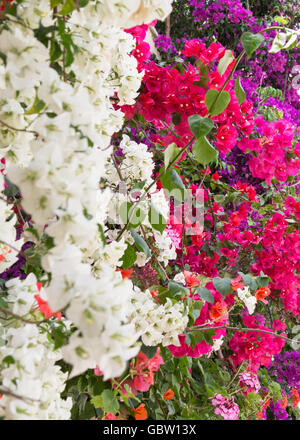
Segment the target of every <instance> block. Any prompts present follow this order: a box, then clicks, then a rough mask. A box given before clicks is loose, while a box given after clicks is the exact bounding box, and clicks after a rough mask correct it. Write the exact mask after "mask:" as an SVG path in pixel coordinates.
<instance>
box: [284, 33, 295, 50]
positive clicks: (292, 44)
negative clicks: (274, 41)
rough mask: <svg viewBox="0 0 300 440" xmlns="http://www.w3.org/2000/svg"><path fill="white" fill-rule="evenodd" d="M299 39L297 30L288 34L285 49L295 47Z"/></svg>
mask: <svg viewBox="0 0 300 440" xmlns="http://www.w3.org/2000/svg"><path fill="white" fill-rule="evenodd" d="M297 41H298V37H297V33H296V32H293V33H291V34H290V35H289V34H288V35H287V43H286V44H285V45H284V47H283V49H285V50H290V49H293V48H294V47H295V46H297Z"/></svg>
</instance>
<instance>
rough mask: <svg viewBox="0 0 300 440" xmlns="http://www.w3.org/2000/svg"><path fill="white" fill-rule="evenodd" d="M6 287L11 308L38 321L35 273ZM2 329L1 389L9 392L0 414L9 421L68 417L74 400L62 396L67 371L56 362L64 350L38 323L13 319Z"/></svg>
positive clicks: (0, 402) (0, 355)
mask: <svg viewBox="0 0 300 440" xmlns="http://www.w3.org/2000/svg"><path fill="white" fill-rule="evenodd" d="M6 287H7V288H8V297H7V300H8V303H9V305H10V310H11V311H12V312H13V313H15V314H18V315H21V316H22V317H23V318H24V317H27V318H28V317H29V318H30V319H31V320H33V319H35V320H38V319H39V317H38V316H37V315H36V309H37V302H36V300H35V298H34V295H36V294H38V293H39V292H38V288H37V285H36V278H35V276H34V275H33V274H30V275H29V276H28V277H27V278H26V279H25V280H23V281H21V280H19V279H13V280H10V281H8V282H7V283H6ZM30 312H31V314H30V316H28V314H29V313H30ZM32 316H34V318H32ZM0 330H1V339H2V341H1V344H2V345H1V347H0V364H1V378H2V384H1V388H2V389H3V390H4V391H6V393H5V394H3V396H2V398H1V400H0V416H2V417H5V418H6V419H9V420H26V419H33V420H37V419H38V420H50V419H52V420H64V419H69V418H70V410H71V407H72V399H71V398H68V399H67V400H64V399H62V398H61V397H60V394H61V393H62V391H63V390H64V386H65V381H66V379H67V374H66V373H63V372H62V371H61V369H60V367H59V366H58V365H56V362H57V361H58V360H60V359H61V358H62V354H61V351H60V350H54V347H53V344H52V343H51V342H50V341H49V339H48V337H47V334H46V333H45V332H44V333H43V332H42V331H41V330H40V328H39V327H37V326H36V325H33V324H29V323H28V324H25V325H24V324H23V322H22V321H16V320H15V319H13V320H12V321H11V324H10V326H7V324H6V326H5V328H4V327H2V326H0Z"/></svg>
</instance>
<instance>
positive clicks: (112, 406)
mask: <svg viewBox="0 0 300 440" xmlns="http://www.w3.org/2000/svg"><path fill="white" fill-rule="evenodd" d="M101 398H102V408H103V410H104V411H105V412H108V413H109V412H110V413H113V414H115V413H116V412H117V411H118V409H119V407H120V405H119V402H118V400H117V398H116V396H115V395H114V393H113V392H112V391H111V390H104V391H102V393H101Z"/></svg>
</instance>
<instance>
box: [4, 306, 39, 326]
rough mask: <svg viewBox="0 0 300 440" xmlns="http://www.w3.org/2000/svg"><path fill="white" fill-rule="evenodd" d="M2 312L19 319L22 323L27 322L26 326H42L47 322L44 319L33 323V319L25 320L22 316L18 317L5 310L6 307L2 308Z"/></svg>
mask: <svg viewBox="0 0 300 440" xmlns="http://www.w3.org/2000/svg"><path fill="white" fill-rule="evenodd" d="M0 312H2V313H5V314H6V315H9V316H12V317H13V318H15V319H19V320H20V321H22V322H25V324H35V325H38V326H40V325H41V324H42V323H43V322H46V321H47V320H46V319H43V320H42V321H31V319H26V318H23V317H22V316H20V315H16V314H15V313H13V312H11V311H10V310H7V309H5V308H4V307H0Z"/></svg>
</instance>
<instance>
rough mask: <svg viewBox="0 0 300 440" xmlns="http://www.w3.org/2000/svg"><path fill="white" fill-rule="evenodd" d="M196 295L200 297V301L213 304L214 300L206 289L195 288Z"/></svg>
mask: <svg viewBox="0 0 300 440" xmlns="http://www.w3.org/2000/svg"><path fill="white" fill-rule="evenodd" d="M197 293H198V295H199V296H200V298H201V299H203V300H204V301H206V302H208V303H210V304H213V303H214V301H215V299H214V297H213V295H212V293H211V292H210V291H209V290H208V289H206V288H205V287H198V288H197Z"/></svg>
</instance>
